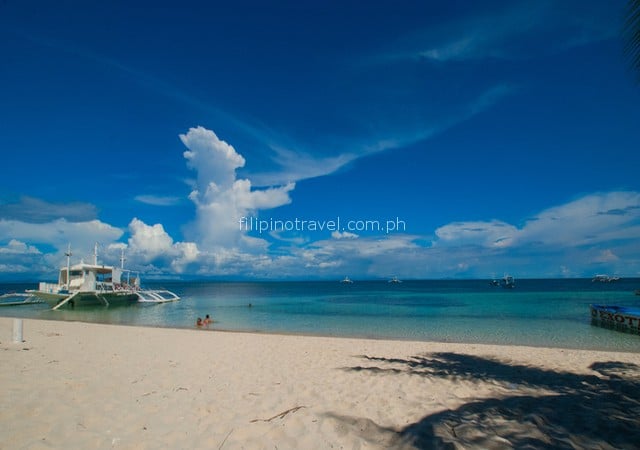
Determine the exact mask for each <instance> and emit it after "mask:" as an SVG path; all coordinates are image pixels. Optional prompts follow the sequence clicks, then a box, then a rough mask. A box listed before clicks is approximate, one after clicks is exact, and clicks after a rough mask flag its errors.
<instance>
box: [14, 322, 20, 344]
mask: <svg viewBox="0 0 640 450" xmlns="http://www.w3.org/2000/svg"><path fill="white" fill-rule="evenodd" d="M13 342H14V343H16V344H20V343H22V319H13Z"/></svg>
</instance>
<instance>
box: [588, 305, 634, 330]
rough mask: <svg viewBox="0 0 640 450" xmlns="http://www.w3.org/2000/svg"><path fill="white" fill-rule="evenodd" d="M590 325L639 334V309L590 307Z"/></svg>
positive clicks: (607, 306) (606, 306)
mask: <svg viewBox="0 0 640 450" xmlns="http://www.w3.org/2000/svg"><path fill="white" fill-rule="evenodd" d="M591 323H592V324H593V325H598V326H601V327H604V328H609V329H612V330H617V331H622V332H626V333H633V334H640V308H633V307H627V306H609V305H591Z"/></svg>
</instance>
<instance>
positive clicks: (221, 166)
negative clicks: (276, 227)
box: [180, 127, 295, 251]
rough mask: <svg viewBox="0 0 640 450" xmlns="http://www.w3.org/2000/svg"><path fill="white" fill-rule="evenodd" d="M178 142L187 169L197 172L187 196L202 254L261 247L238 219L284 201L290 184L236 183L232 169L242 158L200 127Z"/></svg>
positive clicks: (242, 181)
mask: <svg viewBox="0 0 640 450" xmlns="http://www.w3.org/2000/svg"><path fill="white" fill-rule="evenodd" d="M180 139H181V140H182V142H183V143H184V145H185V146H186V147H187V149H188V150H187V151H185V152H184V157H185V159H186V160H187V166H188V167H189V168H190V169H192V170H194V171H196V173H197V178H196V183H195V186H194V189H193V191H192V192H191V194H190V195H189V198H190V199H191V200H192V201H193V203H194V204H195V205H196V221H195V223H194V224H193V227H192V230H191V232H192V234H193V238H194V240H195V241H196V242H197V243H198V245H199V246H201V247H202V248H203V249H204V250H214V249H217V248H218V247H226V248H228V247H235V248H240V249H244V250H246V251H249V250H251V249H256V248H264V242H263V241H262V240H260V239H256V238H250V237H248V236H247V235H246V230H242V229H241V227H240V226H239V224H240V219H241V218H242V217H247V216H249V215H255V213H256V211H258V210H262V209H270V208H276V207H278V206H282V205H285V204H288V203H290V202H291V198H290V197H289V193H290V192H291V191H292V190H293V189H294V188H295V184H294V183H287V184H284V185H281V186H275V187H270V188H267V189H254V188H253V187H252V184H251V181H250V180H249V179H238V178H237V176H236V170H237V169H239V168H241V167H243V166H244V164H245V160H244V158H243V157H242V155H240V154H239V153H238V152H236V150H235V149H234V148H233V147H232V146H231V145H229V144H228V143H226V142H225V141H222V140H221V139H219V138H218V136H217V135H216V134H215V133H214V132H213V131H211V130H207V129H206V128H203V127H197V128H191V129H189V131H188V133H186V134H183V135H180Z"/></svg>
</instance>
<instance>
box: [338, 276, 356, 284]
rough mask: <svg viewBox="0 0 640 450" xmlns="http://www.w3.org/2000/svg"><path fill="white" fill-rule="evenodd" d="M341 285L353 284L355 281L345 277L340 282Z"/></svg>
mask: <svg viewBox="0 0 640 450" xmlns="http://www.w3.org/2000/svg"><path fill="white" fill-rule="evenodd" d="M340 283H345V284H351V283H353V281H351V278H349V277H344V278H343V279H342V280H340Z"/></svg>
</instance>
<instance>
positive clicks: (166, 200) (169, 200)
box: [135, 194, 182, 206]
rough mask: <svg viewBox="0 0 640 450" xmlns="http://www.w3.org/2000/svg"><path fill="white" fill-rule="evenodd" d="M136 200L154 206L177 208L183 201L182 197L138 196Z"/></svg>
mask: <svg viewBox="0 0 640 450" xmlns="http://www.w3.org/2000/svg"><path fill="white" fill-rule="evenodd" d="M135 200H136V201H138V202H140V203H145V204H147V205H153V206H175V205H177V204H178V203H180V202H181V201H182V199H181V198H180V197H174V196H163V195H152V194H148V195H136V196H135Z"/></svg>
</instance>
